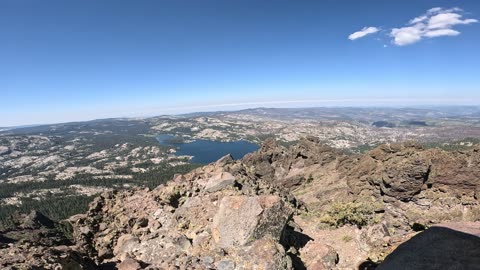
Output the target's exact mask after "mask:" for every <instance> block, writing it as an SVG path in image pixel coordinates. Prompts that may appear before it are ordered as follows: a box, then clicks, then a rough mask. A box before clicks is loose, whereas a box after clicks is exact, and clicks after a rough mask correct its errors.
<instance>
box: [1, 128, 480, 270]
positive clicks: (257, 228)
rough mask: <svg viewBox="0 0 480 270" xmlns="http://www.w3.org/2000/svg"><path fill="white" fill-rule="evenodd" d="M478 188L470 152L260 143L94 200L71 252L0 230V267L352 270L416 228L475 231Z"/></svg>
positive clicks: (479, 214) (476, 164)
mask: <svg viewBox="0 0 480 270" xmlns="http://www.w3.org/2000/svg"><path fill="white" fill-rule="evenodd" d="M479 190H480V148H479V147H478V146H477V147H473V148H472V149H470V150H466V151H462V152H459V151H457V152H447V151H443V150H440V149H424V148H423V147H421V146H419V145H417V144H415V143H404V144H389V145H381V146H379V147H377V148H375V149H373V150H371V151H368V152H366V153H364V154H351V153H350V154H349V153H344V152H339V151H338V150H335V149H333V148H330V147H328V146H325V145H323V144H322V143H321V142H320V141H319V140H318V139H317V138H313V137H308V138H304V139H302V140H300V141H299V142H298V144H296V145H292V146H290V147H283V146H280V145H278V144H277V143H276V142H275V141H274V140H267V141H266V142H265V143H264V144H263V145H262V147H261V148H260V150H259V151H257V152H254V153H251V154H248V155H247V156H245V157H244V158H243V159H242V160H234V159H233V158H232V157H231V156H229V155H227V156H225V157H223V158H221V159H220V160H218V161H217V162H214V163H211V164H209V165H207V166H204V167H201V168H198V169H195V170H193V171H191V172H190V173H187V174H184V175H175V176H174V177H173V179H172V180H171V181H170V182H168V183H166V184H164V185H160V186H158V187H157V188H155V189H153V190H149V189H141V188H136V189H132V190H124V191H109V192H105V193H103V194H102V195H101V196H99V197H97V198H96V199H95V200H94V201H93V202H92V203H91V204H90V207H89V210H88V211H87V212H86V213H85V214H80V215H76V216H73V217H71V218H70V219H69V222H70V223H71V224H72V226H73V236H74V243H75V245H76V246H75V247H73V246H72V243H69V242H68V243H64V242H62V241H63V240H62V239H63V238H59V239H60V240H59V241H57V240H55V239H56V238H55V237H56V235H55V234H52V233H51V232H52V231H53V230H54V228H53V227H54V226H53V225H52V224H51V223H49V222H51V221H49V220H48V219H44V218H43V217H41V216H39V215H38V214H32V215H33V216H32V217H31V218H30V219H28V220H25V221H24V222H23V224H24V225H22V226H23V227H22V226H20V227H19V230H27V231H30V232H32V231H35V230H37V231H38V230H40V231H38V232H42V234H38V233H37V234H36V235H44V233H47V235H48V237H45V239H41V237H37V238H32V239H33V240H31V241H30V242H29V243H30V244H28V245H24V244H21V243H20V241H17V240H18V239H17V240H15V239H16V238H15V237H13V236H12V235H15V232H7V233H3V232H2V234H0V242H2V241H3V242H2V243H3V244H2V245H4V246H5V247H8V249H5V250H6V251H4V250H2V249H0V254H1V255H2V259H0V266H2V267H10V268H11V269H13V267H14V266H15V267H17V266H18V267H20V268H21V267H23V266H25V268H28V267H27V266H28V265H32V266H35V267H36V266H37V265H38V266H39V267H44V266H45V261H47V262H52V265H54V266H55V267H57V266H59V267H60V268H61V267H64V268H65V267H66V266H64V265H65V264H66V263H65V261H64V259H65V258H68V260H67V261H68V263H71V264H74V265H76V266H75V267H77V266H78V267H83V268H80V269H90V268H88V267H91V266H92V265H93V266H94V267H102V266H105V265H110V266H112V265H113V266H115V267H117V268H118V269H222V270H230V269H294V268H295V269H305V268H306V269H351V268H355V269H362V268H361V267H360V265H361V264H362V263H365V262H368V263H372V264H375V263H376V262H379V261H381V260H382V259H383V258H384V257H385V256H386V255H387V254H388V253H390V252H391V251H392V250H394V249H395V248H396V247H397V246H399V245H400V244H401V243H403V242H405V241H407V240H408V239H410V238H411V237H412V236H414V235H415V234H417V231H418V230H423V229H425V228H428V227H429V226H433V225H435V224H438V223H445V222H451V221H462V222H463V223H462V224H464V226H465V224H471V223H475V224H476V223H478V222H479V221H480V203H479V196H480V195H479V194H480V193H479ZM35 215H37V216H35ZM449 224H451V223H449ZM52 226H53V227H52ZM469 226H470V225H469ZM470 227H471V226H470ZM32 228H33V229H32ZM39 228H40V229H39ZM45 228H47V229H45ZM45 230H46V231H45ZM429 230H431V229H429ZM429 230H427V232H428V231H429ZM434 231H435V230H434ZM32 235H35V234H32ZM17 236H18V235H17ZM1 237H3V238H1ZM435 237H436V236H435ZM427 238H428V237H427ZM447 238H448V237H447ZM11 239H13V240H11ZM9 241H13V242H12V243H13V244H12V243H10V242H9ZM15 241H16V242H15ZM45 241H47V242H45ZM48 241H50V242H48ZM474 242H475V241H474ZM22 243H23V242H22ZM422 243H423V242H422ZM475 243H476V242H475ZM397 250H401V249H397ZM9 254H10V255H9ZM11 254H17V255H18V254H20V255H18V256H17V255H15V256H13V255H11ZM22 254H23V255H22ZM28 254H36V255H35V256H34V257H32V258H30V257H28V256H29V255H28ZM437 255H438V254H437ZM437 255H435V256H437ZM22 256H23V257H22ZM432 256H433V255H432ZM27 257H28V258H27ZM4 258H6V259H4ZM18 258H21V259H18ZM38 258H41V259H38ZM41 262H44V263H43V265H42V264H41ZM68 263H67V264H68ZM385 263H388V261H386V262H385ZM45 267H46V266H45ZM48 267H50V266H48ZM52 267H53V266H52ZM7 269H8V268H7ZM47 269H48V268H47ZM52 269H53V268H52Z"/></svg>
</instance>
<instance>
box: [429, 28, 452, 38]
mask: <svg viewBox="0 0 480 270" xmlns="http://www.w3.org/2000/svg"><path fill="white" fill-rule="evenodd" d="M458 35H460V32H458V31H457V30H453V29H438V30H431V31H427V32H426V33H425V34H424V36H426V37H429V38H432V37H441V36H458Z"/></svg>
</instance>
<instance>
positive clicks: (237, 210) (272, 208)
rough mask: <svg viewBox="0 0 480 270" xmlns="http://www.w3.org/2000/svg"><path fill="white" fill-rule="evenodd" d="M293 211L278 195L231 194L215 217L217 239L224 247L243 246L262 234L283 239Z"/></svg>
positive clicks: (275, 238)
mask: <svg viewBox="0 0 480 270" xmlns="http://www.w3.org/2000/svg"><path fill="white" fill-rule="evenodd" d="M291 214H292V210H291V209H290V208H289V207H287V206H286V205H285V203H284V201H283V200H281V199H280V197H278V196H274V195H264V196H255V197H247V196H227V197H224V198H223V199H222V200H221V202H220V207H219V210H218V212H217V214H216V215H215V217H214V219H213V224H212V234H213V239H214V241H215V242H216V244H217V245H218V246H219V247H222V248H228V247H234V246H243V245H246V244H248V243H250V242H252V241H254V240H257V239H260V238H262V237H270V238H272V239H274V240H276V241H279V240H280V237H281V234H282V231H283V229H284V227H285V225H286V224H287V221H288V219H289V218H290V216H291Z"/></svg>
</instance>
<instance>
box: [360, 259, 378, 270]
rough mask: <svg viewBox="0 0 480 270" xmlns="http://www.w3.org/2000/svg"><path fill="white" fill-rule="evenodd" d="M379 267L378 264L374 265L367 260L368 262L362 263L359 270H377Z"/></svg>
mask: <svg viewBox="0 0 480 270" xmlns="http://www.w3.org/2000/svg"><path fill="white" fill-rule="evenodd" d="M377 266H378V264H377V263H374V262H372V261H370V260H367V261H364V262H362V263H361V264H360V265H359V266H358V270H374V269H376V268H377Z"/></svg>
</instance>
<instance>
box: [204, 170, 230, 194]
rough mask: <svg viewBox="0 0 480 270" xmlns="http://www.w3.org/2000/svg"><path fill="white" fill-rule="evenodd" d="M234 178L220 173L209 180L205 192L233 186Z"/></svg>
mask: <svg viewBox="0 0 480 270" xmlns="http://www.w3.org/2000/svg"><path fill="white" fill-rule="evenodd" d="M234 183H235V177H234V176H233V175H232V174H231V173H228V172H221V173H218V174H217V175H215V176H213V177H212V178H210V179H209V180H208V182H207V184H206V186H205V190H206V191H207V192H215V191H219V190H222V189H225V188H226V187H228V186H233V184H234Z"/></svg>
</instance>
